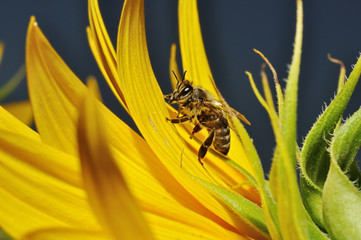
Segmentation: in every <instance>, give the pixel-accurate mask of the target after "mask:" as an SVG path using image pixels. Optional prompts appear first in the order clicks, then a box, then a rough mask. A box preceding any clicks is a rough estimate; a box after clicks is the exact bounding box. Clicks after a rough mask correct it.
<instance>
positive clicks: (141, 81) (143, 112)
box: [117, 0, 239, 229]
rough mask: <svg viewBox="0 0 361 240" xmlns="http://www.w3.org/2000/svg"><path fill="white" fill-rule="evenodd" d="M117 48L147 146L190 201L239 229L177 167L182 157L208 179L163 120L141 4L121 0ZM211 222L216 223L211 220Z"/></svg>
mask: <svg viewBox="0 0 361 240" xmlns="http://www.w3.org/2000/svg"><path fill="white" fill-rule="evenodd" d="M117 49H118V52H117V54H118V56H119V62H118V64H119V65H118V70H119V79H120V83H121V85H120V86H121V88H122V92H123V94H124V96H125V98H126V101H127V106H128V109H129V112H130V114H131V116H132V117H133V119H134V121H135V123H136V124H137V126H138V128H139V130H140V132H141V133H142V135H143V136H144V138H145V139H146V141H147V143H148V144H149V146H150V147H151V148H152V149H153V151H154V153H155V154H156V155H157V156H158V158H159V159H160V160H161V161H162V164H164V166H165V167H166V169H168V170H169V171H170V173H171V174H172V175H173V176H174V178H175V179H176V181H178V182H179V183H180V184H181V185H182V186H183V187H184V188H185V189H186V190H187V191H189V193H190V194H191V195H192V196H193V197H194V199H196V200H197V201H199V202H200V203H201V205H204V206H205V207H206V208H207V209H209V211H210V212H213V213H214V214H215V215H216V216H218V217H220V218H221V219H223V220H224V221H226V222H227V223H228V224H231V225H232V226H233V227H235V228H238V229H239V226H236V225H237V224H238V223H235V222H234V220H233V219H232V214H233V213H231V212H229V211H228V210H227V209H225V208H224V207H223V206H222V205H221V204H220V203H219V202H218V201H217V200H215V199H214V197H213V196H212V195H210V193H209V192H207V191H206V190H205V189H204V188H203V187H201V186H199V185H197V184H196V183H195V182H194V181H193V180H191V179H190V178H189V176H188V175H187V174H186V173H185V170H184V169H182V168H180V167H179V164H180V161H181V158H183V161H185V160H187V161H189V165H188V166H187V169H186V171H188V172H189V173H191V174H192V175H196V176H199V177H201V178H207V179H208V180H209V176H208V175H207V174H206V172H204V170H203V169H202V168H201V166H200V164H199V163H198V161H197V156H196V155H195V154H194V153H192V152H189V150H187V149H185V148H186V146H185V144H184V142H183V141H182V140H181V138H180V137H179V135H178V133H177V131H176V129H175V128H174V127H173V126H172V124H170V123H168V122H166V120H165V117H166V116H168V112H167V105H166V103H165V101H164V99H163V94H162V92H161V90H160V88H159V86H158V84H157V81H156V79H155V76H154V73H153V70H152V68H151V65H150V60H149V56H148V49H147V46H146V39H145V31H144V2H143V1H139V0H138V1H125V3H124V6H123V12H122V17H121V22H120V26H119V32H118V45H117ZM183 150H184V153H183V154H182V152H183ZM210 216H212V215H210ZM212 217H213V218H215V216H212ZM215 221H219V220H217V219H216V218H215Z"/></svg>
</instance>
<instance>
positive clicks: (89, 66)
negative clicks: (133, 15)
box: [0, 0, 361, 172]
mask: <svg viewBox="0 0 361 240" xmlns="http://www.w3.org/2000/svg"><path fill="white" fill-rule="evenodd" d="M145 2H146V3H145V11H146V31H147V40H148V47H149V51H150V59H151V62H152V66H153V70H154V73H155V75H156V77H157V79H158V81H159V84H160V86H161V88H162V90H163V92H164V93H169V92H171V91H172V90H171V85H170V82H169V74H168V61H169V52H170V46H171V44H172V43H173V42H174V43H177V44H178V22H177V1H176V0H153V1H149V0H146V1H145ZM1 3H2V4H1V8H0V41H3V42H4V43H5V53H4V58H3V61H2V64H1V66H0V87H1V86H2V85H3V84H4V83H5V82H6V81H7V80H8V79H10V78H11V77H12V76H13V74H14V73H15V72H16V71H17V70H18V69H19V67H20V66H21V65H22V64H23V63H24V61H25V56H24V53H25V36H26V30H27V25H28V22H29V19H30V16H31V15H35V16H36V18H37V21H38V23H39V25H40V27H41V29H42V30H43V32H44V33H45V35H46V37H47V38H48V39H49V41H50V42H51V44H52V45H53V47H54V48H55V49H56V51H57V52H58V53H59V54H60V56H61V57H62V58H63V59H64V60H65V62H66V63H67V64H68V65H69V67H70V68H71V69H72V70H73V71H74V72H75V74H76V75H77V76H78V77H79V78H80V79H82V80H85V79H86V78H87V76H89V75H93V76H95V77H96V78H97V79H98V81H99V85H100V87H101V90H102V95H103V100H104V102H105V104H106V105H107V106H108V107H109V108H110V109H111V110H112V111H113V112H114V113H115V114H117V115H118V116H120V118H122V119H123V120H124V121H125V122H127V123H128V124H130V125H131V126H132V127H133V128H136V127H135V125H134V123H133V122H132V120H131V118H130V117H129V116H127V114H126V113H125V111H124V110H123V109H122V107H121V105H120V104H119V103H118V102H117V100H116V98H115V97H113V95H112V93H111V91H110V90H109V89H108V87H107V85H106V83H105V80H104V79H103V77H102V75H101V73H100V71H99V70H98V68H97V65H96V63H95V60H94V58H93V56H92V54H91V52H90V48H89V46H88V42H87V37H86V32H85V28H86V26H87V25H88V16H87V12H88V11H87V1H85V0H83V1H74V0H63V1H55V0H46V1H45V0H32V1H28V0H17V1H11V0H2V1H1ZM99 4H100V9H101V12H102V14H103V18H104V21H105V24H106V26H107V29H108V32H109V34H110V37H111V39H112V41H113V44H115V41H116V35H117V28H118V23H119V18H120V13H121V8H122V4H123V1H119V0H99ZM198 8H199V16H200V22H201V27H202V33H203V40H204V44H205V48H206V52H207V55H208V60H209V63H210V66H211V69H212V72H213V76H214V79H215V81H216V84H217V85H218V87H219V89H220V90H221V92H222V94H223V96H224V97H225V98H226V100H227V102H228V103H229V104H230V105H231V106H232V107H234V108H235V109H237V110H238V111H239V112H241V113H242V114H244V115H245V116H246V117H247V119H248V120H249V121H250V122H251V123H252V125H251V126H247V127H246V128H247V130H248V132H249V134H250V136H251V137H252V138H253V140H254V143H255V145H256V147H257V150H258V153H259V155H260V157H261V159H262V161H263V165H264V167H265V171H266V172H268V169H269V167H270V163H271V158H272V153H273V148H274V146H275V141H274V136H273V132H272V129H271V125H270V121H269V118H268V116H267V114H266V112H265V110H264V109H263V108H262V107H261V105H260V104H259V103H258V101H257V99H256V97H255V96H254V94H253V92H252V90H251V87H250V84H249V82H248V78H247V77H246V75H245V73H244V72H245V71H246V70H247V71H250V72H252V73H253V76H254V77H255V80H256V82H257V84H258V86H259V87H261V84H260V78H259V72H260V67H261V64H262V60H261V58H260V57H259V56H258V55H256V54H255V53H254V52H253V51H252V49H253V48H256V49H258V50H260V51H262V52H263V53H264V54H265V55H266V56H267V57H268V59H269V60H270V61H271V63H272V64H273V66H274V67H275V69H276V71H277V73H278V77H279V79H280V82H281V84H282V86H285V82H284V81H283V79H285V78H286V77H287V75H288V65H289V64H290V62H291V56H292V50H293V38H294V32H295V19H296V1H295V0H273V1H268V0H267V1H266V0H256V1H239V0H228V1H217V0H199V1H198ZM360 10H361V1H359V0H348V1H342V0H329V1H305V2H304V41H303V55H302V63H301V75H300V83H299V89H300V90H299V109H298V142H299V144H301V143H302V141H303V137H304V136H305V135H306V134H307V132H308V131H309V129H310V128H311V127H312V125H313V123H314V122H315V120H316V118H317V116H318V115H319V114H320V113H321V111H322V109H324V107H325V104H329V103H330V100H331V99H332V98H333V97H334V94H335V91H336V88H337V80H338V74H339V66H338V65H336V64H334V63H331V62H330V61H328V59H327V54H328V53H331V55H332V56H333V57H335V58H338V59H340V60H342V61H343V62H344V63H345V66H346V71H347V75H348V74H349V73H350V71H351V70H352V64H354V63H356V60H357V58H358V56H359V53H360V50H361V27H360V26H361V14H360ZM178 54H179V51H178ZM268 73H269V78H270V79H271V76H272V75H271V73H270V72H269V71H268ZM359 85H360V84H359ZM360 90H361V87H360V86H358V87H357V88H356V90H355V94H354V96H353V97H352V98H351V102H350V104H349V106H348V108H347V110H346V113H345V115H344V118H346V117H348V116H349V115H350V114H352V113H353V112H355V111H356V110H357V109H358V108H359V106H360V104H361V94H360ZM27 97H28V95H27V89H26V81H23V82H22V83H21V84H20V86H19V87H18V88H17V89H16V90H15V91H14V92H13V94H12V95H11V96H9V97H8V98H6V99H5V102H12V101H17V100H24V99H27Z"/></svg>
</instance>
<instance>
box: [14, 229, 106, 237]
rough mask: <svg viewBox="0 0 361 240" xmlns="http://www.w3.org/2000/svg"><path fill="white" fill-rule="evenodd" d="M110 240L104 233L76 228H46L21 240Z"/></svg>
mask: <svg viewBox="0 0 361 240" xmlns="http://www.w3.org/2000/svg"><path fill="white" fill-rule="evenodd" d="M49 239H51V240H64V239H66V240H79V239H84V240H105V239H108V240H110V237H109V236H107V235H106V234H105V233H104V232H100V231H94V230H93V231H92V230H86V229H74V228H44V229H39V230H37V231H33V232H30V233H28V234H26V236H24V237H23V238H21V240H49Z"/></svg>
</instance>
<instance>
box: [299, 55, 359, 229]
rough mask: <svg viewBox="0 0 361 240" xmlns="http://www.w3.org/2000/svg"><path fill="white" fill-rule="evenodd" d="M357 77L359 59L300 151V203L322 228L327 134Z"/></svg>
mask: <svg viewBox="0 0 361 240" xmlns="http://www.w3.org/2000/svg"><path fill="white" fill-rule="evenodd" d="M360 74H361V59H359V60H358V61H357V63H356V65H355V68H354V69H353V71H352V72H351V74H350V77H349V79H348V81H347V82H346V84H345V85H344V86H343V88H342V89H341V91H340V92H339V93H338V94H337V96H336V97H335V99H334V100H333V101H332V102H331V104H330V105H329V107H328V108H327V109H326V110H325V111H324V113H323V114H322V115H321V116H320V117H319V119H318V120H317V122H316V123H315V124H314V126H313V127H312V129H311V131H310V132H309V133H308V135H307V137H306V140H305V143H304V145H303V148H302V152H301V159H300V166H301V178H300V185H301V191H302V196H303V198H304V204H305V206H306V208H307V210H308V211H309V213H310V215H311V216H312V218H313V220H314V221H315V222H316V223H317V224H318V225H319V226H320V227H322V228H324V222H323V217H322V188H323V185H324V182H325V180H326V176H327V173H328V168H329V161H330V157H329V154H328V152H327V148H328V142H329V140H330V139H331V134H332V132H333V130H334V128H335V127H336V125H337V122H338V120H339V119H340V117H341V116H342V113H343V111H344V110H345V108H346V105H347V103H348V101H349V99H350V97H351V95H352V93H353V91H354V89H355V86H356V84H357V82H358V79H359V77H360Z"/></svg>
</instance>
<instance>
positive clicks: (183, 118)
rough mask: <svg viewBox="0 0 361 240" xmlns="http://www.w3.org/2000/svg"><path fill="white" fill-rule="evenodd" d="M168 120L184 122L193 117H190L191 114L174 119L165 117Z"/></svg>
mask: <svg viewBox="0 0 361 240" xmlns="http://www.w3.org/2000/svg"><path fill="white" fill-rule="evenodd" d="M165 119H166V120H167V121H170V122H171V123H182V122H186V121H190V120H191V119H192V118H191V117H189V116H184V117H181V118H172V119H169V118H167V117H166V118H165Z"/></svg>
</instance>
